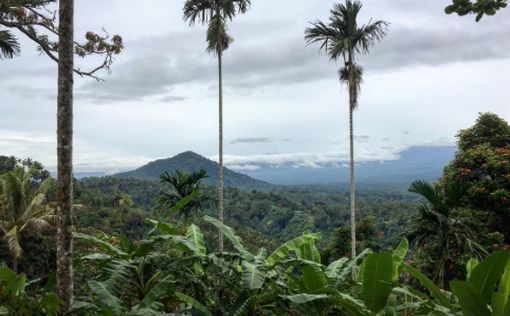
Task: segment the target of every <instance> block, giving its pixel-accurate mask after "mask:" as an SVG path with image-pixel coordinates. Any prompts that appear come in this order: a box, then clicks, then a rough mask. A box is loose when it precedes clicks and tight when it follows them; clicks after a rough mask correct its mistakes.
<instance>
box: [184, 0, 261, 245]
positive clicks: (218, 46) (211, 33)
mask: <svg viewBox="0 0 510 316" xmlns="http://www.w3.org/2000/svg"><path fill="white" fill-rule="evenodd" d="M250 5H251V0H186V2H185V4H184V9H183V12H184V20H186V21H189V24H190V25H195V24H196V23H201V24H208V28H207V36H206V41H207V52H209V53H212V54H215V55H216V56H217V57H218V83H219V84H218V86H219V96H218V104H219V188H218V202H219V203H218V209H219V210H218V216H219V219H220V221H222V222H223V213H224V212H223V208H224V205H223V192H224V186H225V185H224V176H223V74H222V57H223V52H224V51H225V50H227V49H228V48H229V46H230V44H231V43H232V40H233V39H232V37H230V36H229V35H228V33H227V22H228V21H232V19H233V18H234V17H235V16H236V14H238V13H246V12H247V11H248V9H249V8H250ZM219 250H220V251H223V234H222V233H221V232H219Z"/></svg>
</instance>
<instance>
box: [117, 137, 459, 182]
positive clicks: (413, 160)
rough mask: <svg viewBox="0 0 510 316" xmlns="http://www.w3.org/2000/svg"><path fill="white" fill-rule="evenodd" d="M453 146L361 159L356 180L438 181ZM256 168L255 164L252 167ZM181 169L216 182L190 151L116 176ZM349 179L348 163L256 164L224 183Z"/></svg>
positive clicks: (213, 171) (148, 176) (211, 169)
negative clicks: (199, 172) (201, 173)
mask: <svg viewBox="0 0 510 316" xmlns="http://www.w3.org/2000/svg"><path fill="white" fill-rule="evenodd" d="M455 151H456V147H453V146H416V147H410V148H408V149H406V150H404V151H402V152H401V153H399V156H400V159H397V160H382V161H371V162H362V163H357V164H356V181H357V182H358V183H360V184H385V183H388V184H392V183H398V184H400V183H411V182H412V181H414V180H417V179H423V180H427V181H434V180H437V179H438V178H439V177H440V176H441V174H442V171H443V168H444V167H445V166H446V165H447V164H448V162H449V161H451V160H452V159H453V157H454V155H455ZM252 167H253V166H252ZM175 169H182V170H186V171H188V172H192V171H197V170H199V169H204V170H206V171H207V173H208V174H209V178H208V179H206V180H205V181H204V183H205V184H206V185H216V183H217V179H218V164H217V163H216V162H215V161H212V160H210V159H207V158H205V157H203V156H201V155H199V154H196V153H194V152H191V151H188V152H184V153H181V154H178V155H176V156H174V157H172V158H167V159H159V160H156V161H153V162H150V163H148V164H146V165H144V166H142V167H140V168H138V169H135V170H133V171H129V172H124V173H119V174H116V175H114V176H115V177H121V178H130V177H132V178H137V179H143V180H156V179H159V176H160V174H162V173H163V172H165V171H172V170H175ZM348 181H349V168H348V162H345V163H344V164H338V163H336V164H333V163H314V167H306V166H303V167H296V166H295V165H293V164H291V163H289V164H285V163H283V164H278V165H270V164H267V163H261V164H257V165H256V168H250V169H249V170H239V171H238V172H236V171H232V170H230V169H228V165H227V167H226V168H225V185H226V186H227V187H237V188H241V189H260V190H263V189H271V188H273V187H274V186H273V185H321V184H326V185H327V184H335V183H344V182H348Z"/></svg>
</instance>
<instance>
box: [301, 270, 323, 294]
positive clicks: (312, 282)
mask: <svg viewBox="0 0 510 316" xmlns="http://www.w3.org/2000/svg"><path fill="white" fill-rule="evenodd" d="M301 272H302V273H303V275H302V276H301V278H300V281H301V282H302V284H303V285H304V286H305V288H306V289H307V291H308V292H310V293H312V292H316V291H318V290H320V289H322V288H324V287H325V286H326V285H327V284H328V281H327V278H326V275H325V274H324V272H322V270H321V269H319V268H317V267H314V266H311V265H304V266H303V267H302V269H301Z"/></svg>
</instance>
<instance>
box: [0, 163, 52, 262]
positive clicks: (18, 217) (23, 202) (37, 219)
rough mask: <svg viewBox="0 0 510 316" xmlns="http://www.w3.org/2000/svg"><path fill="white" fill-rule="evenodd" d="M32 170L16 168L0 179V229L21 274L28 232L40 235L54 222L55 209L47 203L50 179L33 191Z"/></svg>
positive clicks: (50, 184) (50, 185)
mask: <svg viewBox="0 0 510 316" xmlns="http://www.w3.org/2000/svg"><path fill="white" fill-rule="evenodd" d="M33 175H34V173H33V169H32V170H28V171H26V170H25V168H23V167H16V168H15V169H14V170H13V171H10V172H8V173H6V174H4V175H3V176H2V177H1V178H0V229H1V231H2V233H3V235H4V237H5V240H6V242H7V245H8V247H9V251H10V253H11V256H12V267H13V270H14V271H17V270H18V264H19V261H20V259H21V257H22V255H23V249H22V246H21V240H22V237H23V234H25V232H27V231H29V232H30V231H31V232H34V231H36V232H39V231H41V230H43V229H46V228H48V227H50V226H51V225H52V224H53V223H54V222H55V216H56V215H55V207H54V205H51V204H50V203H48V201H47V193H48V190H49V189H50V188H51V187H52V186H53V185H54V179H53V178H47V179H46V180H44V181H43V182H42V183H40V184H39V185H38V187H34V178H33Z"/></svg>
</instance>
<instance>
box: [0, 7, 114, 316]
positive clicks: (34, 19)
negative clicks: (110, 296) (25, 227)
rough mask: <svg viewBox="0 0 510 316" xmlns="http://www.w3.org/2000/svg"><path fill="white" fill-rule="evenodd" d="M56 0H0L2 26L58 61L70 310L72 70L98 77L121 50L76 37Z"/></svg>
mask: <svg viewBox="0 0 510 316" xmlns="http://www.w3.org/2000/svg"><path fill="white" fill-rule="evenodd" d="M55 2H56V0H4V1H2V2H1V3H0V25H2V26H4V27H7V28H10V29H14V30H17V31H18V32H20V33H22V34H24V35H25V36H26V37H28V38H29V39H31V40H32V41H33V42H35V43H36V44H38V45H39V50H40V51H41V52H44V53H45V54H46V55H47V56H48V57H49V58H50V59H51V60H53V61H54V62H56V63H58V96H57V103H58V114H57V173H58V175H57V201H58V211H59V220H58V234H57V291H58V294H59V296H60V297H61V298H62V300H63V301H64V302H65V310H66V311H69V310H70V309H71V306H72V299H73V277H72V250H73V248H72V230H73V186H72V182H73V177H72V172H73V163H72V153H73V147H72V145H73V142H72V140H73V72H74V73H77V74H78V75H80V76H87V77H91V78H94V79H96V80H101V79H100V78H99V77H97V76H96V73H97V72H98V71H100V70H103V69H107V70H108V69H109V68H110V66H111V64H112V63H113V56H114V55H116V54H119V53H120V52H121V51H122V49H123V47H124V46H123V43H122V38H121V37H120V36H118V35H115V36H113V37H112V38H111V39H110V38H109V35H108V34H106V35H105V36H100V35H98V34H96V33H94V32H87V33H86V34H85V39H86V42H85V43H83V44H81V43H78V42H76V41H75V40H74V25H73V24H74V1H73V0H61V1H59V9H58V23H57V14H56V13H55V12H52V11H51V10H50V9H49V8H48V7H47V5H49V4H53V3H55ZM75 54H76V55H78V56H80V57H85V56H90V55H99V56H102V57H103V58H104V59H103V60H102V61H101V63H100V64H99V65H98V66H97V67H95V68H92V69H91V70H87V71H84V70H81V69H80V68H74V55H75Z"/></svg>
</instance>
